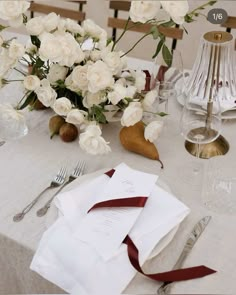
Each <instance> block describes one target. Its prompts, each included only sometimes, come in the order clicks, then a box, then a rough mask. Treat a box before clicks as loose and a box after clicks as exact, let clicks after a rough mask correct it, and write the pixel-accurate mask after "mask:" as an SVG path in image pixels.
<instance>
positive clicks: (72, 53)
mask: <svg viewBox="0 0 236 295" xmlns="http://www.w3.org/2000/svg"><path fill="white" fill-rule="evenodd" d="M40 39H41V46H40V48H39V55H40V58H41V59H42V60H44V61H47V60H50V61H51V62H57V63H59V65H61V66H67V67H72V66H73V65H74V64H75V63H80V62H81V61H83V60H84V53H83V51H82V50H81V48H80V45H79V44H78V43H77V42H76V40H75V39H74V37H73V36H72V35H71V34H70V33H65V32H57V33H55V34H50V33H44V34H42V36H41V37H40Z"/></svg>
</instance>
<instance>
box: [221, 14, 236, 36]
mask: <svg viewBox="0 0 236 295" xmlns="http://www.w3.org/2000/svg"><path fill="white" fill-rule="evenodd" d="M221 26H222V27H224V28H226V32H228V33H230V32H231V30H232V29H236V16H229V17H228V19H227V21H226V22H225V23H223V24H222V25H221Z"/></svg>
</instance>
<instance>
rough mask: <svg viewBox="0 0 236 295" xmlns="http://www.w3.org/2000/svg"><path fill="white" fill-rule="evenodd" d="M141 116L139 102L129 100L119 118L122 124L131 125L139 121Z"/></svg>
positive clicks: (141, 110)
mask: <svg viewBox="0 0 236 295" xmlns="http://www.w3.org/2000/svg"><path fill="white" fill-rule="evenodd" d="M142 117H143V109H142V106H141V103H140V102H131V103H130V104H129V106H128V107H127V108H126V109H125V110H124V114H123V116H122V118H121V125H122V126H126V127H129V126H133V125H134V124H136V123H137V122H139V121H140V120H141V119H142Z"/></svg>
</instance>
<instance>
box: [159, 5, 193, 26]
mask: <svg viewBox="0 0 236 295" xmlns="http://www.w3.org/2000/svg"><path fill="white" fill-rule="evenodd" d="M161 5H162V7H163V9H164V10H165V11H166V12H167V13H168V14H169V15H170V17H171V18H172V19H173V21H174V22H175V23H176V24H179V25H182V24H183V23H184V17H185V15H186V14H187V13H188V11H189V4H188V1H187V0H180V1H161Z"/></svg>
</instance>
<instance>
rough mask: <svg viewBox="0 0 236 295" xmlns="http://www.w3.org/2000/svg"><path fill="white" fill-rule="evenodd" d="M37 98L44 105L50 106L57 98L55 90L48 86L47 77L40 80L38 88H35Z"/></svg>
mask: <svg viewBox="0 0 236 295" xmlns="http://www.w3.org/2000/svg"><path fill="white" fill-rule="evenodd" d="M35 93H36V94H37V98H38V100H39V101H41V103H42V104H43V105H44V106H46V107H52V106H53V105H54V102H55V101H56V98H57V93H56V91H55V90H54V89H53V88H52V87H51V86H50V83H49V81H48V80H47V79H43V80H42V81H41V85H40V87H39V88H37V89H36V90H35Z"/></svg>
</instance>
